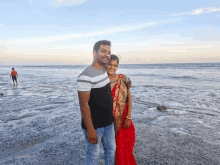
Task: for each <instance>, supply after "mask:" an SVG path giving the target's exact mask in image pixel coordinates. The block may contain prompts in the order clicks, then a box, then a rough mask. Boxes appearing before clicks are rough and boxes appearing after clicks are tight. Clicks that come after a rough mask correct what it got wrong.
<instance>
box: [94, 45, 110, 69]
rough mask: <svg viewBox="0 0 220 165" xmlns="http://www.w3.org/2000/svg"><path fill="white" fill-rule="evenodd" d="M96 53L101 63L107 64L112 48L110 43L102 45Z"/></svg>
mask: <svg viewBox="0 0 220 165" xmlns="http://www.w3.org/2000/svg"><path fill="white" fill-rule="evenodd" d="M95 53H96V56H95V58H96V60H97V62H98V63H99V64H100V65H102V66H105V65H106V64H107V63H108V61H109V59H110V54H111V48H110V46H108V45H100V47H99V50H98V52H95Z"/></svg>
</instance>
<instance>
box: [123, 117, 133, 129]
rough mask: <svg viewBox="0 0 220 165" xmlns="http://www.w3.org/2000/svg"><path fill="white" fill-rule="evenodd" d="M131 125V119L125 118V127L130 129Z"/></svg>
mask: <svg viewBox="0 0 220 165" xmlns="http://www.w3.org/2000/svg"><path fill="white" fill-rule="evenodd" d="M130 126H131V120H128V119H125V121H124V125H123V129H128V128H129V127H130Z"/></svg>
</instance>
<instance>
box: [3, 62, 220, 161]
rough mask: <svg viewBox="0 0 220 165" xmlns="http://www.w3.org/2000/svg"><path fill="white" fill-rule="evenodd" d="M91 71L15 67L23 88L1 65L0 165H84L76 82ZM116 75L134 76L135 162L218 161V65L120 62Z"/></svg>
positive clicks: (68, 67) (65, 67)
mask: <svg viewBox="0 0 220 165" xmlns="http://www.w3.org/2000/svg"><path fill="white" fill-rule="evenodd" d="M87 66H88V65H54V66H52V65H50V66H45V65H44V66H13V67H14V68H15V70H16V71H17V72H18V85H13V82H12V79H11V78H10V73H11V67H12V66H0V164H33V165H35V164H36V165H38V164H78V165H83V164H85V149H86V146H85V139H84V135H83V132H82V129H81V127H80V123H81V113H80V109H79V101H78V95H77V84H76V80H77V77H78V75H79V74H80V73H81V72H82V71H83V70H84V69H85V68H86V67H87ZM116 73H118V74H125V75H126V76H127V77H129V78H130V79H131V89H130V91H131V95H132V118H133V123H134V125H135V127H136V143H135V147H134V155H135V157H136V161H137V163H138V162H139V163H138V164H147V163H143V162H146V161H149V162H155V161H156V162H157V161H161V162H169V161H171V162H173V164H176V163H177V164H179V163H180V164H181V162H182V164H207V163H208V162H210V161H213V164H218V163H219V162H220V160H219V159H218V158H219V154H218V153H219V151H220V147H219V141H220V139H219V134H220V131H219V124H220V63H181V64H121V65H119V68H118V70H117V72H116ZM161 105H163V106H166V107H167V108H168V109H167V112H164V113H163V112H158V111H157V106H161ZM145 126H146V128H145ZM144 132H146V134H145V133H144ZM161 132H162V133H161ZM174 134H175V135H174ZM168 135H172V136H168ZM176 135H178V136H176ZM170 140H171V141H170ZM181 141H182V142H181ZM174 142H181V143H177V144H176V143H174ZM191 142H193V143H191ZM198 142H199V144H197V143H198ZM194 143H195V145H194ZM143 146H144V148H143ZM160 146H162V148H163V149H164V150H162V149H161V148H160ZM178 146H180V147H181V148H179V149H181V152H180V151H179V150H178ZM192 146H194V147H192ZM155 147H156V149H157V150H155ZM158 147H159V148H158ZM175 147H177V148H176V149H175ZM187 147H188V148H187ZM190 147H192V148H191V149H189V148H190ZM210 147H211V148H210ZM174 149H175V150H174ZM184 149H185V150H184ZM142 150H145V151H144V152H142ZM171 151H172V152H173V153H169V152H171ZM189 151H190V152H189ZM206 151H210V152H209V154H208V153H206ZM179 152H180V153H181V154H179V156H178V155H176V159H173V158H172V157H170V155H172V154H175V153H179ZM152 154H154V155H155V157H156V158H157V160H156V158H155V157H153V156H152ZM163 154H167V156H165V157H166V158H167V161H165V160H164V158H162V157H161V155H163ZM193 154H194V157H193ZM201 154H202V155H203V157H204V159H201V160H200V158H201ZM207 154H208V155H207ZM183 155H186V156H183ZM195 155H196V156H195ZM187 156H188V157H187ZM185 159H186V160H185ZM198 160H199V163H198V162H197V163H196V161H198ZM102 161H103V153H102ZM187 161H188V163H186V162H187ZM141 162H142V163H141ZM101 163H102V164H103V162H101ZM149 164H155V163H149ZM168 164H169V163H168ZM171 164H172V163H171ZM208 164H212V163H208Z"/></svg>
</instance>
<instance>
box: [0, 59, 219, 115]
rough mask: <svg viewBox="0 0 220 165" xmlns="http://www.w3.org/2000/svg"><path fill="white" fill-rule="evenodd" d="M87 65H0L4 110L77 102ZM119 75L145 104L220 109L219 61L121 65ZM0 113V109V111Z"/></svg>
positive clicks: (134, 95) (0, 87) (0, 100)
mask: <svg viewBox="0 0 220 165" xmlns="http://www.w3.org/2000/svg"><path fill="white" fill-rule="evenodd" d="M86 67H87V65H54V66H17V67H15V70H16V71H17V72H18V76H19V77H18V85H15V86H14V85H13V83H12V80H11V78H10V77H9V76H10V72H11V67H8V66H1V67H0V93H3V95H4V97H0V102H1V104H3V106H4V107H6V111H10V109H14V108H19V107H24V106H25V107H30V108H32V107H35V108H37V106H40V107H41V106H42V104H39V103H43V105H44V106H47V105H50V104H53V103H54V100H58V102H61V103H62V101H61V100H66V101H67V100H68V101H76V100H77V101H78V98H77V97H78V96H77V85H76V79H77V76H78V75H79V74H80V73H81V72H82V71H83V70H84V69H85V68H86ZM117 73H118V74H120V73H121V74H125V75H126V76H127V77H129V78H130V79H131V81H132V88H131V94H132V96H133V97H134V98H138V99H139V100H141V101H145V102H147V103H153V104H159V105H165V106H167V107H170V108H176V109H182V108H190V109H193V108H196V109H202V110H207V111H212V110H213V111H220V63H181V64H121V65H120V66H119V68H118V70H117ZM56 102H57V101H56ZM0 113H1V112H0Z"/></svg>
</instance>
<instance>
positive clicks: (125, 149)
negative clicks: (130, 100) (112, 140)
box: [111, 74, 137, 165]
mask: <svg viewBox="0 0 220 165" xmlns="http://www.w3.org/2000/svg"><path fill="white" fill-rule="evenodd" d="M128 81H130V80H129V78H127V77H126V76H125V75H123V74H120V75H119V79H118V81H116V82H113V83H111V89H112V97H113V116H114V125H115V137H116V157H115V164H116V165H136V164H137V163H136V161H135V158H134V155H133V149H134V143H135V128H134V125H133V123H132V121H131V126H130V127H129V128H128V129H123V124H124V120H125V119H126V115H127V111H128V106H127V97H128V86H127V85H128Z"/></svg>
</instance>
